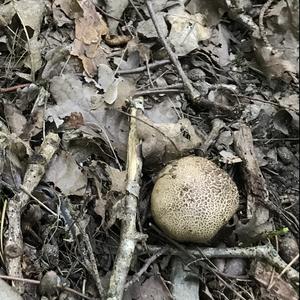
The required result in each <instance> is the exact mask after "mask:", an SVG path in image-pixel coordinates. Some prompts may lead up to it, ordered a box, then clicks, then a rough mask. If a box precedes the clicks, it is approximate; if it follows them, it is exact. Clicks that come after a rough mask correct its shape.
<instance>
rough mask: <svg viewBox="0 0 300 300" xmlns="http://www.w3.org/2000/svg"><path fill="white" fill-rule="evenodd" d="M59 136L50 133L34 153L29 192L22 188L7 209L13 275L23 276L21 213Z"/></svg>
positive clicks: (9, 265)
mask: <svg viewBox="0 0 300 300" xmlns="http://www.w3.org/2000/svg"><path fill="white" fill-rule="evenodd" d="M59 142H60V139H59V136H58V135H57V134H55V133H49V134H48V135H47V136H46V138H45V140H44V142H43V143H42V145H41V147H40V149H39V152H38V153H37V154H35V155H32V157H31V162H30V163H29V165H28V168H27V170H26V173H25V176H24V180H23V187H24V189H25V190H26V191H27V192H24V191H23V190H21V191H20V192H19V193H17V194H15V195H14V197H13V198H11V199H10V201H9V203H8V209H7V218H8V230H7V239H6V245H5V250H4V252H5V259H6V269H7V273H8V274H9V275H10V276H13V277H19V278H22V266H21V257H22V253H23V236H22V230H21V214H22V211H23V209H24V208H25V206H26V205H27V203H28V202H29V199H30V196H29V194H30V193H32V191H33V190H34V188H35V187H36V186H37V185H38V184H39V182H40V180H41V178H42V177H43V176H44V174H45V171H46V167H47V165H48V163H49V162H50V160H51V158H52V156H53V154H54V153H55V152H56V150H57V149H58V146H59ZM16 288H17V289H18V291H19V292H20V293H22V292H23V291H24V286H23V283H21V282H20V284H18V285H16Z"/></svg>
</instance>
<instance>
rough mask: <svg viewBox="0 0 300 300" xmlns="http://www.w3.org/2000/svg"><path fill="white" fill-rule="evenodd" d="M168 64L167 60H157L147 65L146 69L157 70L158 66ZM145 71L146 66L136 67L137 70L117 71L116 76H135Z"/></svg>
mask: <svg viewBox="0 0 300 300" xmlns="http://www.w3.org/2000/svg"><path fill="white" fill-rule="evenodd" d="M169 63H170V61H169V60H168V59H166V60H159V61H156V62H153V63H151V64H148V68H149V69H150V70H151V69H154V68H157V67H160V66H164V65H167V64H169ZM146 70H147V66H143V67H138V68H135V69H130V70H119V71H117V74H119V75H126V74H136V73H141V72H144V71H146Z"/></svg>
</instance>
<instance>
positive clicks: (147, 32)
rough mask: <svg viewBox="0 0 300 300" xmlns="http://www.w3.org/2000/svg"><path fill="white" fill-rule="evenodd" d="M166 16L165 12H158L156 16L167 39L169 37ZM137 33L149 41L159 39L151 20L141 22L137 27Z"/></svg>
mask: <svg viewBox="0 0 300 300" xmlns="http://www.w3.org/2000/svg"><path fill="white" fill-rule="evenodd" d="M164 16H165V13H163V12H158V13H157V14H156V18H157V23H158V26H159V28H160V30H161V31H162V34H163V36H164V37H166V36H167V35H168V27H167V24H166V22H165V19H164ZM137 32H138V33H139V34H141V35H142V36H144V37H146V38H148V39H150V38H155V37H157V32H156V29H155V27H154V25H153V21H152V20H151V19H149V20H146V21H140V22H139V24H138V27H137Z"/></svg>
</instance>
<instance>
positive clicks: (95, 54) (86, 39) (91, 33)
mask: <svg viewBox="0 0 300 300" xmlns="http://www.w3.org/2000/svg"><path fill="white" fill-rule="evenodd" d="M78 3H79V5H80V7H81V8H82V10H83V14H82V16H78V17H77V18H76V19H75V40H74V43H73V47H72V51H71V54H72V55H74V56H78V57H79V58H80V59H81V61H82V64H83V67H84V69H85V71H86V72H87V74H88V75H89V76H91V77H93V76H94V75H96V73H97V66H98V65H99V64H101V63H105V58H104V54H103V50H102V49H101V47H100V42H101V40H102V36H103V35H106V34H107V33H108V28H107V26H106V23H105V22H104V20H103V19H102V17H101V15H100V14H99V13H98V12H97V11H96V8H95V5H94V4H93V3H92V2H91V1H88V0H84V1H80V2H78Z"/></svg>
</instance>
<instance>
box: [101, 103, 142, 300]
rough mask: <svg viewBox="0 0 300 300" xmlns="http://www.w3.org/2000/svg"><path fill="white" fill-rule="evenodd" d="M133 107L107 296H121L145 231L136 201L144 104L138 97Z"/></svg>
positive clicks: (119, 299)
mask: <svg viewBox="0 0 300 300" xmlns="http://www.w3.org/2000/svg"><path fill="white" fill-rule="evenodd" d="M133 105H134V107H132V109H131V116H132V118H131V119H130V131H129V136H128V150H127V196H126V199H125V200H126V204H125V205H126V207H125V216H124V218H123V220H122V226H121V241H120V246H119V249H118V253H117V257H116V260H115V264H114V267H113V271H112V274H111V277H110V282H109V289H108V293H107V300H122V297H123V293H124V287H125V283H126V278H127V274H128V271H129V267H130V263H131V260H132V257H133V252H134V249H135V246H136V244H137V242H138V240H141V239H144V238H145V235H144V234H141V233H138V232H137V230H136V214H137V201H138V197H139V192H140V186H139V181H140V177H141V170H142V159H141V153H140V152H141V150H140V146H141V145H140V143H141V142H140V140H139V138H138V135H137V120H136V118H135V117H136V114H137V108H138V107H142V104H141V102H140V100H139V99H135V100H134V102H133Z"/></svg>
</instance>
